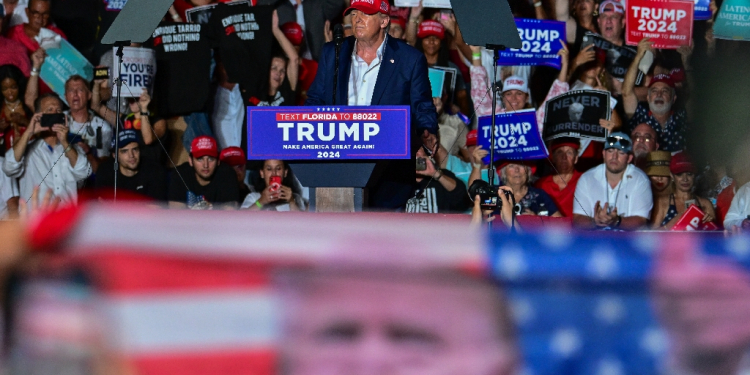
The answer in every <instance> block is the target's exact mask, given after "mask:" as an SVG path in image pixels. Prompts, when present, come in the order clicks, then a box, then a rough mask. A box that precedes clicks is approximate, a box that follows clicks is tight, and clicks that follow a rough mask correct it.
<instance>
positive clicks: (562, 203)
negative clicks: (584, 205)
mask: <svg viewBox="0 0 750 375" xmlns="http://www.w3.org/2000/svg"><path fill="white" fill-rule="evenodd" d="M582 174H583V173H581V172H578V171H573V178H571V179H570V181H569V182H568V185H567V186H566V187H565V189H562V190H561V189H560V186H558V185H557V183H556V182H555V181H554V180H553V179H552V178H553V177H554V175H549V176H546V177H542V178H541V179H539V181H537V182H536V185H535V186H536V187H537V188H539V189H542V190H544V191H545V192H546V193H547V194H549V196H550V197H552V200H553V201H554V202H555V205H557V208H558V209H559V210H560V213H561V214H562V215H563V216H565V217H573V203H574V201H575V199H574V196H575V192H576V184H578V179H579V178H581V175H582Z"/></svg>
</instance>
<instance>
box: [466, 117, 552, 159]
mask: <svg viewBox="0 0 750 375" xmlns="http://www.w3.org/2000/svg"><path fill="white" fill-rule="evenodd" d="M491 128H492V116H483V117H480V118H479V127H478V131H477V133H478V134H477V144H478V145H480V146H482V147H484V149H485V150H489V149H490V137H491V135H492V133H490V129H491ZM546 157H547V147H546V146H545V145H544V142H543V141H542V136H541V135H540V134H539V128H538V127H537V123H536V111H535V110H534V109H525V110H522V111H517V112H506V113H501V114H498V115H495V161H498V160H533V159H544V158H546ZM483 161H484V162H485V163H489V161H490V157H489V156H487V157H485V158H484V159H483Z"/></svg>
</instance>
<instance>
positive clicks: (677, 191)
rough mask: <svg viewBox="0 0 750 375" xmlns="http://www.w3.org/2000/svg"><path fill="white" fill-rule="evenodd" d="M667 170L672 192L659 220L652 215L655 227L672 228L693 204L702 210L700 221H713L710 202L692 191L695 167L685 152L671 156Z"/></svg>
mask: <svg viewBox="0 0 750 375" xmlns="http://www.w3.org/2000/svg"><path fill="white" fill-rule="evenodd" d="M669 171H670V172H671V175H672V180H673V181H674V193H673V194H670V195H669V200H668V203H667V204H668V206H667V210H666V214H665V215H664V218H662V219H661V222H659V221H658V219H659V217H654V219H655V220H654V222H655V223H658V224H659V225H658V227H657V228H658V229H666V230H669V229H672V227H673V226H674V225H675V224H676V223H677V221H679V220H680V218H681V217H682V215H683V214H684V213H685V211H686V210H687V209H688V207H690V205H695V206H697V207H698V208H700V209H701V210H702V211H703V212H704V215H703V220H702V221H701V222H702V223H704V224H705V223H708V222H713V221H714V220H715V218H716V213H715V211H714V207H713V206H712V205H711V202H710V201H709V200H708V199H706V198H703V197H699V196H696V195H695V193H694V192H693V190H694V188H695V168H694V166H693V163H692V162H691V161H690V158H689V157H688V156H687V154H685V153H684V152H679V153H677V154H675V155H674V156H672V160H671V161H670V163H669Z"/></svg>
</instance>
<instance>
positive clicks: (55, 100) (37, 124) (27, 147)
mask: <svg viewBox="0 0 750 375" xmlns="http://www.w3.org/2000/svg"><path fill="white" fill-rule="evenodd" d="M62 109H63V103H62V100H60V97H59V96H57V94H53V93H50V94H45V95H42V96H40V97H39V98H37V99H36V101H35V102H34V112H35V114H34V116H33V117H32V118H31V121H30V122H29V127H28V129H27V130H26V131H25V132H24V133H23V135H21V137H20V138H19V139H18V141H16V143H15V144H14V145H13V148H11V149H8V151H7V152H6V153H5V162H4V163H3V171H4V172H5V173H6V174H7V175H8V177H11V178H17V179H18V183H19V190H20V197H21V199H23V200H28V199H29V198H30V197H31V194H32V192H33V191H34V188H35V187H37V186H40V187H41V190H42V191H46V190H51V191H52V194H54V196H55V197H56V198H58V199H60V200H61V201H63V202H77V200H78V183H79V182H81V181H83V180H85V179H86V178H87V177H88V176H89V175H91V165H90V164H89V161H88V159H86V153H85V152H84V151H83V150H82V149H81V147H80V146H78V145H77V144H71V143H69V140H68V132H69V128H68V118H67V116H65V114H63V113H62Z"/></svg>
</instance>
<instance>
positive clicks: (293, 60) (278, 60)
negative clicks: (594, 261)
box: [256, 12, 300, 107]
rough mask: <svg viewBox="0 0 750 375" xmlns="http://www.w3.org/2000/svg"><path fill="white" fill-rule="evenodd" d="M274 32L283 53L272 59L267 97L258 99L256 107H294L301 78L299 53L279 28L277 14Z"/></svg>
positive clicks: (276, 54)
mask: <svg viewBox="0 0 750 375" xmlns="http://www.w3.org/2000/svg"><path fill="white" fill-rule="evenodd" d="M272 30H273V36H274V37H275V38H276V41H277V42H278V43H279V46H280V47H281V51H278V50H277V51H276V52H275V53H274V54H273V57H272V58H271V66H270V68H269V72H268V90H267V91H266V92H267V96H266V97H265V98H258V99H259V101H258V102H257V103H256V105H258V106H271V107H278V106H290V105H294V104H295V97H296V95H295V92H296V90H297V82H298V78H299V64H300V60H299V53H297V49H295V48H294V45H293V44H292V42H290V41H289V39H287V37H286V36H285V35H284V32H283V31H282V30H281V28H279V18H278V15H277V14H276V12H274V13H273V22H272ZM264 91H265V90H264Z"/></svg>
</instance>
